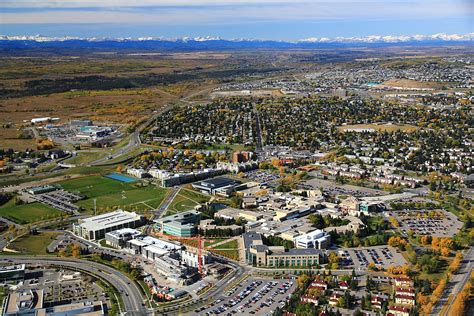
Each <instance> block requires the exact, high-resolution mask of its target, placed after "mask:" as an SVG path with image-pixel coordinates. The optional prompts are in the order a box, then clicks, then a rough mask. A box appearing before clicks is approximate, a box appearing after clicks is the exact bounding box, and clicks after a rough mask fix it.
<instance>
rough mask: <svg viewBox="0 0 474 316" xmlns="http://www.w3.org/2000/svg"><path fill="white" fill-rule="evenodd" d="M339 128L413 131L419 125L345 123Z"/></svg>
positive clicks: (343, 129)
mask: <svg viewBox="0 0 474 316" xmlns="http://www.w3.org/2000/svg"><path fill="white" fill-rule="evenodd" d="M338 128H339V130H341V131H345V130H348V129H354V128H360V129H368V128H371V129H374V130H376V131H380V132H395V131H403V132H413V131H415V130H417V129H418V127H416V126H413V125H408V124H355V125H344V126H339V127H338Z"/></svg>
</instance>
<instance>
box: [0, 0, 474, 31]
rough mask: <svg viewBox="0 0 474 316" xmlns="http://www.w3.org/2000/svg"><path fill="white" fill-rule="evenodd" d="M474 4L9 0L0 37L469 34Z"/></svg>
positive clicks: (4, 2)
mask: <svg viewBox="0 0 474 316" xmlns="http://www.w3.org/2000/svg"><path fill="white" fill-rule="evenodd" d="M472 32H474V1H473V0H362V1H358V0H355V1H350V0H293V1H291V0H259V1H252V0H226V1H217V0H141V1H137V0H135V1H134V0H101V1H100V0H55V1H52V0H1V1H0V34H3V35H35V34H42V35H46V36H65V35H70V36H81V37H89V36H97V37H143V36H153V37H160V36H161V37H183V36H206V35H209V36H219V37H222V38H259V39H274V40H297V39H303V38H308V37H337V36H344V37H349V36H367V35H414V34H425V35H429V34H435V33H448V34H454V33H456V34H467V33H472Z"/></svg>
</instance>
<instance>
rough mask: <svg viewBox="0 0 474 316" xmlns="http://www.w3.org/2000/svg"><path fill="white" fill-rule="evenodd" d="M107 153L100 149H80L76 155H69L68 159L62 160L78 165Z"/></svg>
mask: <svg viewBox="0 0 474 316" xmlns="http://www.w3.org/2000/svg"><path fill="white" fill-rule="evenodd" d="M106 155H107V151H105V150H102V151H80V152H78V153H77V155H76V156H74V157H71V158H69V159H66V160H65V161H64V162H65V163H70V164H75V165H80V164H83V163H88V162H91V161H94V160H97V159H100V158H102V157H105V156H106Z"/></svg>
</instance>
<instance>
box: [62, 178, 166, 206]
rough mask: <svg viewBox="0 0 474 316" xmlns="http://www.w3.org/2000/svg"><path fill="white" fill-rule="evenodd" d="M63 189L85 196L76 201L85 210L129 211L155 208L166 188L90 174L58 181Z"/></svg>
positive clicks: (163, 195)
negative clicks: (94, 208) (139, 185)
mask: <svg viewBox="0 0 474 316" xmlns="http://www.w3.org/2000/svg"><path fill="white" fill-rule="evenodd" d="M59 184H60V185H61V186H62V187H63V188H64V189H65V190H67V191H71V192H79V193H81V194H83V195H85V196H86V197H87V198H86V199H85V200H81V201H79V202H77V205H79V206H81V207H84V208H85V209H86V210H92V209H93V207H94V201H93V199H96V200H97V209H98V210H103V209H105V208H112V207H119V208H123V209H126V210H131V211H145V210H149V209H151V208H156V207H158V205H159V204H160V203H161V201H162V200H163V198H164V197H165V194H166V191H167V189H163V188H157V187H154V186H147V187H137V186H135V184H134V183H123V182H120V181H116V180H113V179H108V178H104V177H102V176H91V177H85V178H79V179H73V180H68V181H64V182H60V183H59Z"/></svg>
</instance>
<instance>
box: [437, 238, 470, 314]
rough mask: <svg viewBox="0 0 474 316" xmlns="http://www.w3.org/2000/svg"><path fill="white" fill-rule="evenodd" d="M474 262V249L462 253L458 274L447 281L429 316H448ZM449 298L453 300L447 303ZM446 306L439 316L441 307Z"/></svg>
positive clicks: (468, 277) (468, 276)
mask: <svg viewBox="0 0 474 316" xmlns="http://www.w3.org/2000/svg"><path fill="white" fill-rule="evenodd" d="M473 260H474V247H470V248H469V250H468V251H466V252H465V253H464V256H463V260H462V262H461V266H460V267H459V270H458V272H456V274H453V276H452V277H451V279H450V280H449V282H448V284H447V285H446V288H445V289H444V291H443V294H442V295H441V298H440V299H439V301H438V302H437V303H436V305H435V306H434V307H433V310H432V311H431V314H430V315H449V311H450V310H451V307H452V305H453V303H454V300H455V299H456V297H457V296H458V295H459V293H460V292H461V291H462V289H463V288H464V286H465V285H466V283H467V282H468V281H469V279H470V277H471V272H472V262H473ZM449 297H452V298H453V299H452V300H451V301H449V303H448V300H449ZM446 304H448V307H447V308H446V309H445V311H444V312H443V313H442V314H441V311H442V310H443V306H444V305H446Z"/></svg>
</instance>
